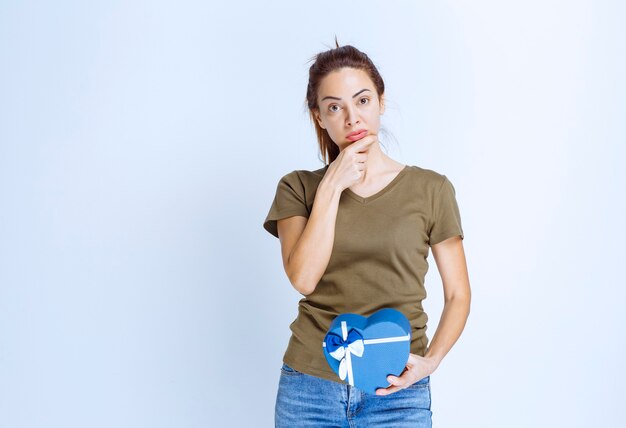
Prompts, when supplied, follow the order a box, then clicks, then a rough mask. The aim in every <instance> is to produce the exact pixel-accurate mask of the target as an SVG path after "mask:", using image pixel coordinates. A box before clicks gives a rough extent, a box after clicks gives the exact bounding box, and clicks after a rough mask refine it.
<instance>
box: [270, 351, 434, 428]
mask: <svg viewBox="0 0 626 428" xmlns="http://www.w3.org/2000/svg"><path fill="white" fill-rule="evenodd" d="M274 421H275V426H276V427H277V428H282V427H289V428H293V427H318V428H322V427H324V428H326V427H327V428H331V427H337V428H343V427H347V428H353V427H385V428H396V427H397V428H401V427H411V428H431V427H432V412H431V411H430V376H426V377H425V378H424V379H421V380H419V381H417V382H415V383H414V384H413V385H411V386H409V387H408V388H405V389H401V390H400V391H397V392H394V393H392V394H389V395H373V394H367V393H365V392H363V391H361V390H360V389H358V388H356V387H354V386H351V385H348V384H344V383H339V382H333V381H331V380H327V379H322V378H319V377H317V376H311V375H308V374H306V373H302V372H299V371H296V370H294V369H292V368H291V367H289V366H288V365H287V364H284V363H283V366H282V367H281V369H280V381H279V384H278V393H277V396H276V408H275V413H274Z"/></svg>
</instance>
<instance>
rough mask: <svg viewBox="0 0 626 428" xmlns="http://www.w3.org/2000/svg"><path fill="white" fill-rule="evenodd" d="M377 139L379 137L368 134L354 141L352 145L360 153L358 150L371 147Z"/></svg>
mask: <svg viewBox="0 0 626 428" xmlns="http://www.w3.org/2000/svg"><path fill="white" fill-rule="evenodd" d="M368 137H371V138H368ZM375 141H378V139H377V138H376V137H375V136H374V135H368V136H367V137H364V138H362V139H360V140H357V141H356V142H354V143H352V144H351V145H350V147H352V148H353V150H354V151H356V152H357V153H358V152H361V151H364V150H367V149H369V146H370V145H371V144H373V143H374V142H375Z"/></svg>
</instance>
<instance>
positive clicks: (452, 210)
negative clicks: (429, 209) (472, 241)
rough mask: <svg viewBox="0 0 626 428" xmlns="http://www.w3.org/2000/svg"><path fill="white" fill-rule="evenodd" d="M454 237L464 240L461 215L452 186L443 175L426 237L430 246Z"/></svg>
mask: <svg viewBox="0 0 626 428" xmlns="http://www.w3.org/2000/svg"><path fill="white" fill-rule="evenodd" d="M456 235H459V236H460V237H461V239H463V238H464V236H463V226H462V224H461V214H460V212H459V206H458V204H457V201H456V191H455V189H454V186H453V185H452V183H451V182H450V180H448V178H447V177H446V176H445V175H444V176H443V181H442V183H441V185H440V186H439V189H438V190H437V191H436V192H435V196H434V201H433V218H432V224H431V229H430V233H429V235H428V237H429V244H430V245H431V246H432V245H435V244H438V243H440V242H442V241H445V240H446V239H448V238H451V237H453V236H456Z"/></svg>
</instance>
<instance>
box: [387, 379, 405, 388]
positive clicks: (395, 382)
mask: <svg viewBox="0 0 626 428" xmlns="http://www.w3.org/2000/svg"><path fill="white" fill-rule="evenodd" d="M387 381H388V382H389V383H390V384H392V385H394V386H397V387H400V388H406V387H407V386H409V385H410V384H411V382H410V380H409V379H406V378H404V377H397V376H387Z"/></svg>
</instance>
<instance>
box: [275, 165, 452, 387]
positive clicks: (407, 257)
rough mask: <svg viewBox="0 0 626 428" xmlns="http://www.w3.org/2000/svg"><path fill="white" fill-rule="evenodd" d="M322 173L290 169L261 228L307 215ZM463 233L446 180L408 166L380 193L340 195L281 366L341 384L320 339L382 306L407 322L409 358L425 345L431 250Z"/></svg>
mask: <svg viewBox="0 0 626 428" xmlns="http://www.w3.org/2000/svg"><path fill="white" fill-rule="evenodd" d="M327 170H328V165H327V166H325V167H324V168H321V169H318V170H315V171H307V170H295V171H292V172H290V173H288V174H286V175H285V176H283V177H282V178H281V179H280V181H279V182H278V186H277V188H276V195H275V197H274V201H273V202H272V205H271V207H270V210H269V213H268V214H267V217H266V219H265V221H264V223H263V227H264V228H265V230H267V231H268V232H270V233H271V234H272V235H274V236H275V237H278V231H277V226H276V221H277V220H280V219H283V218H287V217H291V216H296V215H299V216H303V217H307V218H308V217H309V215H310V214H311V210H312V207H313V203H314V200H315V193H316V190H317V187H318V185H319V183H320V181H321V179H322V178H323V176H324V174H325V173H326V171H327ZM455 235H459V236H460V237H461V239H463V229H462V226H461V217H460V214H459V207H458V205H457V202H456V196H455V189H454V186H453V185H452V183H451V182H450V181H449V180H448V178H447V177H446V176H445V175H442V174H439V173H437V172H435V171H433V170H430V169H424V168H420V167H418V166H413V165H406V166H405V167H404V169H402V170H401V171H400V173H398V175H397V176H396V177H395V178H394V179H393V180H392V181H391V182H390V183H389V184H388V185H387V186H386V187H384V188H383V189H382V190H380V191H379V192H377V193H376V194H374V195H371V196H369V197H366V198H363V197H360V196H359V195H357V194H356V193H354V192H353V191H351V190H350V189H349V188H348V189H345V190H344V191H343V192H342V193H341V197H340V201H339V208H338V212H337V221H336V223H335V238H334V243H333V249H332V253H331V256H330V260H329V262H328V266H327V268H326V271H325V272H324V274H323V276H322V278H321V279H320V281H319V283H318V284H317V286H316V288H315V291H313V293H311V294H310V295H308V296H304V298H303V299H301V300H300V301H299V303H298V315H297V317H296V319H295V320H294V321H293V322H292V323H291V325H290V326H289V328H290V329H291V333H292V334H291V338H290V340H289V344H288V346H287V350H286V352H285V354H284V357H283V362H284V363H285V364H287V365H289V366H291V367H293V368H294V369H296V370H298V371H300V372H302V373H307V374H310V375H313V376H318V377H321V378H324V379H328V380H332V381H335V382H340V383H341V380H340V379H339V377H338V376H337V374H335V373H334V372H333V371H332V369H331V368H330V366H329V365H328V363H327V361H326V358H325V357H324V351H323V348H322V342H323V340H324V336H325V335H326V332H327V331H328V328H329V327H330V323H331V322H332V320H333V319H334V318H335V317H336V316H337V315H339V314H342V313H356V314H360V315H363V316H365V317H368V316H370V315H372V314H373V313H374V312H376V311H378V310H379V309H382V308H394V309H397V310H399V311H400V312H402V313H403V314H404V315H405V316H406V317H407V318H408V320H409V322H410V324H411V347H410V350H411V353H413V354H417V355H420V356H424V354H425V352H426V348H427V345H428V337H427V336H426V322H427V320H428V316H427V315H426V313H425V312H424V310H423V307H422V300H423V299H424V298H426V290H425V288H424V277H425V275H426V272H427V270H428V262H427V260H426V259H427V257H428V253H429V248H430V247H429V246H430V245H434V244H437V243H439V242H441V241H443V240H445V239H447V238H450V237H452V236H455Z"/></svg>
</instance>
